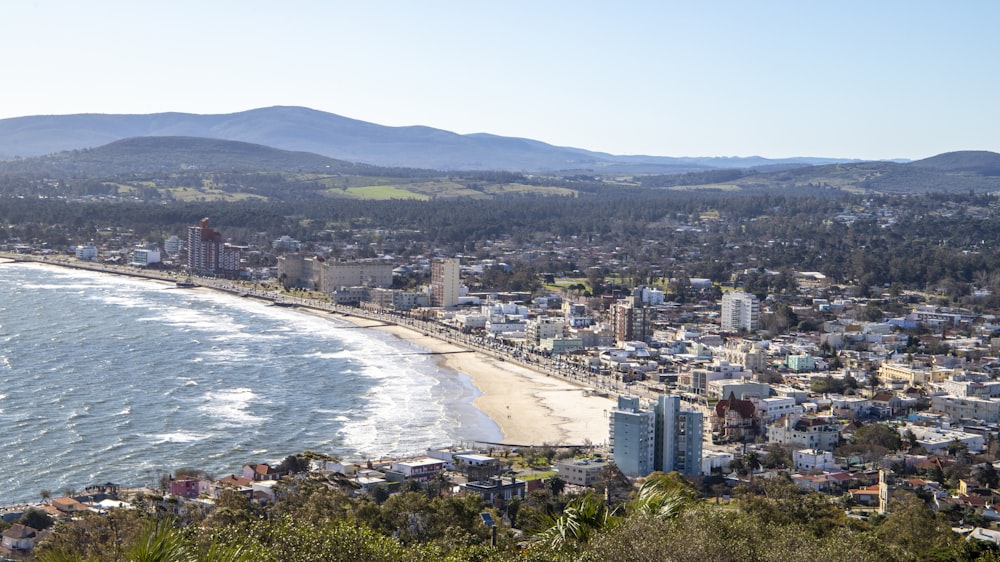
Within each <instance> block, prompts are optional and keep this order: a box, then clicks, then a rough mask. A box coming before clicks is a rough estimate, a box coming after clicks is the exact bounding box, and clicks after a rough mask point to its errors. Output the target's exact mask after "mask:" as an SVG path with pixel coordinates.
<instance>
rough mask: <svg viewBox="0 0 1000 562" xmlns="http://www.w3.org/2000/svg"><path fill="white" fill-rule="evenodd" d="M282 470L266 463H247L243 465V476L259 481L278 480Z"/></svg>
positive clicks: (282, 473)
mask: <svg viewBox="0 0 1000 562" xmlns="http://www.w3.org/2000/svg"><path fill="white" fill-rule="evenodd" d="M283 475H284V472H283V471H281V470H278V469H277V468H274V467H271V466H270V465H267V464H263V463H261V464H248V465H244V466H243V477H244V478H247V479H250V480H253V481H254V482H260V481H262V480H280V479H281V477H282V476H283Z"/></svg>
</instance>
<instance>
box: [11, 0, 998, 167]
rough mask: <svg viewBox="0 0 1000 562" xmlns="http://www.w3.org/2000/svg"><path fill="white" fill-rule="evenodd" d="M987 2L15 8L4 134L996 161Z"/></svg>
mask: <svg viewBox="0 0 1000 562" xmlns="http://www.w3.org/2000/svg"><path fill="white" fill-rule="evenodd" d="M998 25H1000V2H997V1H996V0H968V1H960V2H945V1H941V2H924V1H919V0H911V1H890V0H885V1H878V0H876V1H871V0H868V1H854V0H838V1H836V2H812V1H808V0H807V1H800V0H787V1H781V2H779V1H768V0H739V1H715V2H713V1H705V2H696V1H693V0H692V1H687V2H679V1H671V0H661V1H656V0H652V1H632V2H610V1H608V2H590V1H585V0H575V1H546V0H532V1H520V0H506V1H502V2H498V1H493V2H486V1H475V0H464V1H448V2H444V1H434V0H400V1H378V0H371V1H352V2H348V1H332V0H331V1H319V0H317V1H296V0H286V1H283V2H277V1H271V2H258V1H253V0H243V1H240V2H231V1H213V0H199V1H188V0H169V1H164V2H136V1H134V0H133V1H125V0H109V1H104V0H91V1H87V2H83V1H79V0H10V1H8V2H4V5H3V10H2V12H0V46H2V47H3V49H2V51H3V53H4V55H3V64H2V65H0V76H2V83H0V118H6V117H17V116H23V115H40V114H68V113H156V112H163V111H181V112H190V113H232V112H236V111H242V110H246V109H252V108H257V107H266V106H272V105H301V106H306V107H311V108H314V109H319V110H322V111H328V112H331V113H337V114H340V115H344V116H347V117H353V118H356V119H362V120H365V121H371V122H375V123H379V124H383V125H428V126H431V127H437V128H441V129H447V130H450V131H455V132H459V133H474V132H489V133H494V134H499V135H507V136H518V137H526V138H532V139H536V140H540V141H544V142H548V143H552V144H556V145H562V146H575V147H579V148H586V149H590V150H600V151H606V152H612V153H615V154H652V155H662V156H749V155H761V156H767V157H789V156H826V157H851V158H868V159H878V158H897V157H898V158H914V159H915V158H923V157H926V156H931V155H934V154H938V153H941V152H947V151H951V150H965V149H970V150H971V149H976V150H992V151H996V152H1000V72H998V70H1000V32H998V31H997V29H998Z"/></svg>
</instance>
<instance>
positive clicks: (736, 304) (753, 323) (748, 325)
mask: <svg viewBox="0 0 1000 562" xmlns="http://www.w3.org/2000/svg"><path fill="white" fill-rule="evenodd" d="M759 322H760V302H759V301H758V300H757V297H756V296H754V295H751V294H750V293H745V292H743V291H730V292H728V293H726V294H724V295H722V331H723V332H738V331H740V330H748V331H751V332H752V331H754V330H756V329H757V327H758V325H759Z"/></svg>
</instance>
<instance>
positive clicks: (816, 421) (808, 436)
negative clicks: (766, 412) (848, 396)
mask: <svg viewBox="0 0 1000 562" xmlns="http://www.w3.org/2000/svg"><path fill="white" fill-rule="evenodd" d="M767 440H768V443H781V444H783V445H784V444H789V445H796V446H798V447H799V448H802V449H817V450H820V451H833V450H834V449H835V448H836V447H837V445H838V444H839V443H840V425H839V424H838V423H835V422H831V421H830V420H828V419H826V418H821V417H814V416H799V415H797V414H795V413H792V414H788V415H785V416H782V417H780V418H778V419H777V420H776V421H775V423H773V424H772V425H770V426H769V427H768V432H767Z"/></svg>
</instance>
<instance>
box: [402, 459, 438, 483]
mask: <svg viewBox="0 0 1000 562" xmlns="http://www.w3.org/2000/svg"><path fill="white" fill-rule="evenodd" d="M392 470H393V471H394V472H398V473H400V474H402V475H403V477H404V478H406V479H408V480H417V481H418V482H426V481H428V480H430V479H432V478H434V477H435V476H436V475H437V474H438V473H439V472H441V471H443V470H444V461H442V460H440V459H432V458H430V457H421V458H417V459H410V460H406V461H396V462H394V463H392Z"/></svg>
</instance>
